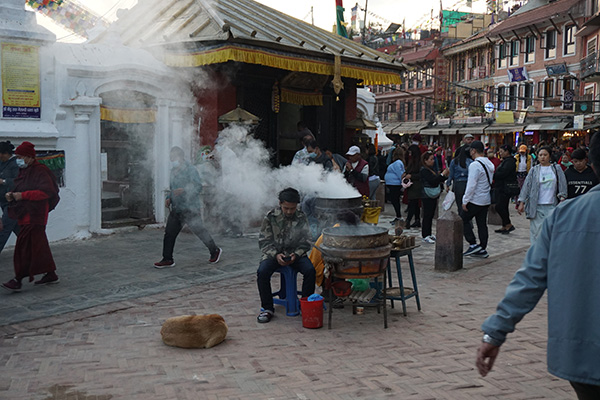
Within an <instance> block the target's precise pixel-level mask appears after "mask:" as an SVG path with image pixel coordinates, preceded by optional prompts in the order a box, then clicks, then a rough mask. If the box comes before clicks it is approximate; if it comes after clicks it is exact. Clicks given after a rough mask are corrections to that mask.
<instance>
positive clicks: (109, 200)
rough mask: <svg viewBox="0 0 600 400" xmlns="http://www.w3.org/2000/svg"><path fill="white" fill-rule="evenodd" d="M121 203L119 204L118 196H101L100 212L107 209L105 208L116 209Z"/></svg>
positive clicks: (119, 198)
mask: <svg viewBox="0 0 600 400" xmlns="http://www.w3.org/2000/svg"><path fill="white" fill-rule="evenodd" d="M121 206H122V203H121V197H120V196H115V197H104V195H103V196H102V210H104V209H107V208H117V207H121Z"/></svg>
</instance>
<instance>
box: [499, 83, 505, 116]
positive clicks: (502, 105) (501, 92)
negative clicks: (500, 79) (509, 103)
mask: <svg viewBox="0 0 600 400" xmlns="http://www.w3.org/2000/svg"><path fill="white" fill-rule="evenodd" d="M497 94H498V110H500V111H502V110H506V87H505V86H499V87H498V89H497Z"/></svg>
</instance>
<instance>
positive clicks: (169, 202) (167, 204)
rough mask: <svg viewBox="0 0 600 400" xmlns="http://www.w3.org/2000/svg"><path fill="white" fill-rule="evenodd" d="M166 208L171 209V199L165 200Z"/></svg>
mask: <svg viewBox="0 0 600 400" xmlns="http://www.w3.org/2000/svg"><path fill="white" fill-rule="evenodd" d="M165 207H167V208H169V207H171V199H166V200H165Z"/></svg>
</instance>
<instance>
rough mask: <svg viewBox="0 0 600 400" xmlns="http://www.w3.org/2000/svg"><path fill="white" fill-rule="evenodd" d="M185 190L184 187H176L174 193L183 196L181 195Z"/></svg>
mask: <svg viewBox="0 0 600 400" xmlns="http://www.w3.org/2000/svg"><path fill="white" fill-rule="evenodd" d="M183 192H184V189H183V188H179V189H175V190H173V194H174V195H175V196H181V195H182V194H183Z"/></svg>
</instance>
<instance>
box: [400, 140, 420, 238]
mask: <svg viewBox="0 0 600 400" xmlns="http://www.w3.org/2000/svg"><path fill="white" fill-rule="evenodd" d="M404 178H406V179H409V180H410V181H411V182H412V184H411V185H410V186H408V187H407V188H406V196H407V198H408V211H407V213H406V223H405V226H406V229H410V228H420V227H421V211H420V208H419V202H420V201H421V193H422V191H423V186H422V185H421V150H420V149H419V146H417V145H415V144H411V145H410V146H409V147H408V152H407V156H406V174H405V175H404ZM413 217H414V220H415V222H414V223H413V224H412V225H411V223H410V221H411V220H412V219H413Z"/></svg>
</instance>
